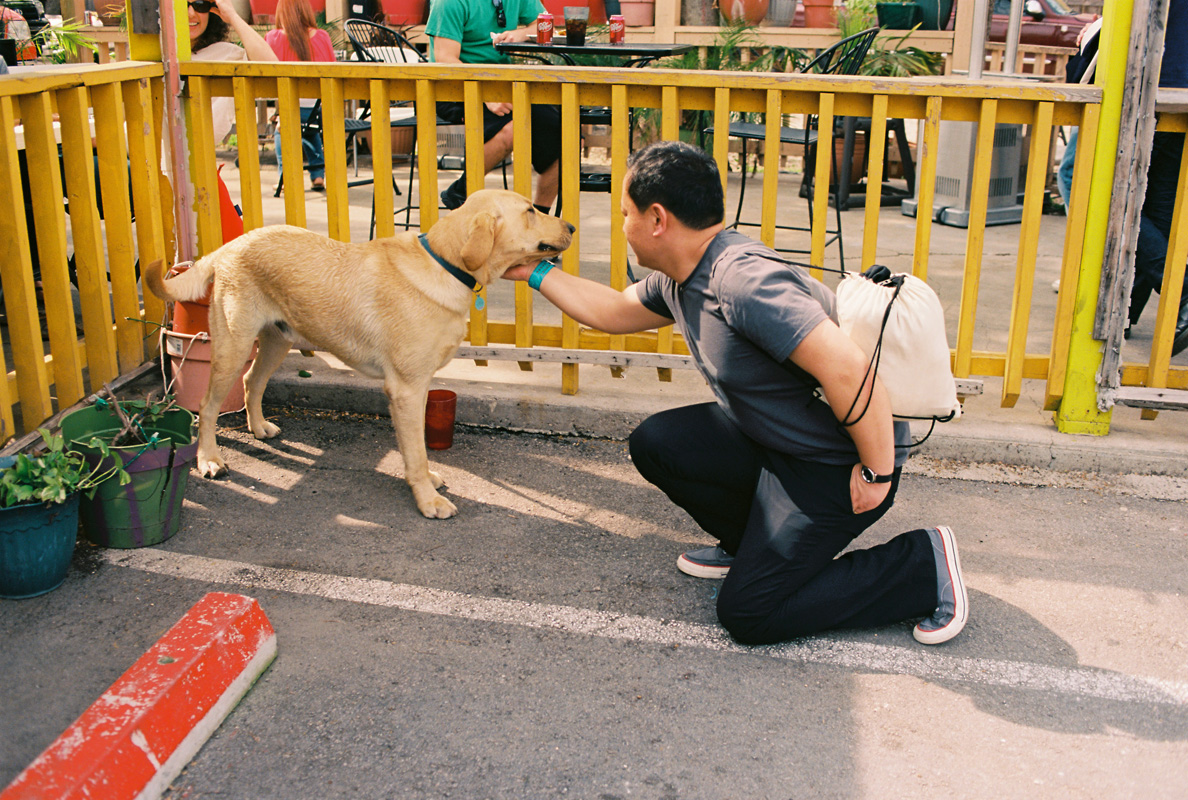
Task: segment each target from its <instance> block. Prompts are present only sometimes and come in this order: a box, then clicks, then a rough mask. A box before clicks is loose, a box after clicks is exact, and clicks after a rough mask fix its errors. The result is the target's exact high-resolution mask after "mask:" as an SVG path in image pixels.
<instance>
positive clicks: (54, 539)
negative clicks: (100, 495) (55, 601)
mask: <svg viewBox="0 0 1188 800" xmlns="http://www.w3.org/2000/svg"><path fill="white" fill-rule="evenodd" d="M78 500H79V495H78V494H77V493H75V494H73V495H71V496H70V497H69V498H68V499H67V500H66V501H65V502H63V503H50V504H47V503H34V504H26V505H19V506H12V507H11V508H0V597H3V598H5V599H7V600H20V599H23V598H26V597H37V596H38V595H42V594H45V593H46V592H49V591H53V590H54V589H57V588H58V587H59V586H61V585H62V581H64V580H66V571H67V570H68V569H69V568H70V559H71V557H72V556H73V555H74V542H75V540H76V539H77V538H78V508H79V506H78Z"/></svg>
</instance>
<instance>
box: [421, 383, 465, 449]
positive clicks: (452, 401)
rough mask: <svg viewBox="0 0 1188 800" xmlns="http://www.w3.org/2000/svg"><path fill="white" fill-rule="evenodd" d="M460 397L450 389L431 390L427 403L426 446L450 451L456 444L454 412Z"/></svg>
mask: <svg viewBox="0 0 1188 800" xmlns="http://www.w3.org/2000/svg"><path fill="white" fill-rule="evenodd" d="M457 406H458V395H456V394H454V393H453V392H451V391H450V390H449V389H431V390H430V391H429V399H428V400H427V401H426V402H425V446H426V447H428V448H429V449H430V450H448V449H450V446H451V445H452V444H453V443H454V412H455V410H456V409H457Z"/></svg>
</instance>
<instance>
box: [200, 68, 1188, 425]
mask: <svg viewBox="0 0 1188 800" xmlns="http://www.w3.org/2000/svg"><path fill="white" fill-rule="evenodd" d="M183 72H184V73H185V74H187V75H189V76H192V77H191V89H192V92H193V94H194V96H195V97H198V96H209V95H225V96H234V97H236V98H237V101H238V103H239V106H238V112H239V115H240V117H241V119H242V121H243V123H244V124H246V123H248V122H249V121H250V120H252V119H254V117H253V114H254V110H253V109H254V106H253V103H254V100H255V98H257V97H269V96H277V97H279V100H278V110H279V111H280V116H281V120H282V123H281V124H282V128H281V130H282V135H283V136H284V137H285V139H284V141H286V142H287V141H288V140H289V138H288V137H292V138H293V142H294V143H293V145H291V146H292V147H296V146H297V143H296V139H297V137H298V136H299V131H298V127H297V122H296V120H297V116H296V109H297V102H298V98H299V97H314V96H320V97H321V98H322V100H323V106H324V109H325V110H326V118H325V130H326V153H327V170H328V181H327V184H328V193H327V200H328V209H329V211H328V213H329V230H330V235H331V236H332V237H335V238H344V239H345V238H347V237H349V235H350V234H349V225H348V224H347V222H348V216H347V215H348V213H349V212H348V202H347V191H346V180H347V176H346V170H345V164H343V163H335V160H336V159H341V157H342V156H341V154H342V153H343V152H345V148H344V146H343V134H342V133H341V131H342V125H341V120H342V117H341V113H342V112H341V109H342V108H343V101H344V100H359V101H363V100H369V101H370V102H371V103H372V105H373V106H374V107H386V106H387V104H388V103H389V102H390V101H395V100H409V101H416V102H417V104H418V110H417V114H418V119H419V120H420V121H421V122H422V123H423V124H421V125H420V126H419V132H418V150H419V163H418V168H419V170H420V186H421V208H422V217H421V219H422V224H423V226H425V227H428V226H431V225H432V224H433V222H434V221H435V220H436V214H437V211H436V208H437V203H436V192H437V178H436V175H437V165H436V159H435V135H436V134H435V129H434V123H433V120H434V116H433V112H432V109H433V104H434V102H435V101H436V100H457V101H463V102H465V103H468V104H470V106H471V107H472V108H474V109H476V110H477V109H478V108H479V107H480V105H481V103H483V102H486V101H491V100H497V101H506V102H511V103H513V105H514V106H515V107H517V108H524V107H526V106H527V105H528V104H530V103H533V102H538V103H552V104H557V105H559V106H560V107H561V113H562V118H563V134H562V148H563V149H562V152H566V153H573V154H575V157H574V158H572V159H564V160H563V162H562V177H561V184H562V187H563V189H562V191H563V196H562V198H561V199H562V207H563V208H564V209H565V215H566V217H567V218H569V219H570V221H571V222H574V223H575V224H576V223H577V222H578V220H579V216H578V212H579V203H580V202H581V198H580V195H579V193H578V184H579V181H578V171H579V164H578V159H577V158H576V154H577V153H578V152H579V127H578V111H579V108H580V107H582V106H606V107H609V108H610V109H611V115H612V124H611V130H612V134H611V147H610V151H611V158H610V161H611V183H612V197H617V196H618V193H619V191H620V187H621V185H622V180H623V175H624V172H625V169H626V159H627V155H628V133H627V131H628V128H629V124H630V119H631V115H632V113H633V112H638V111H639V110H641V109H654V110H655V111H654V112H652V113H658V114H659V120H660V126H659V127H660V135H661V136H662V137H663V138H666V139H675V138H677V137H678V136H679V135H680V124H681V119H682V113H683V112H687V111H690V110H700V111H705V112H707V113H708V114H709V118H710V120H711V121H712V124H713V125H714V127H715V128H716V129H717V130H724V129H725V128H726V127H727V124H728V120H729V119H730V117H731V115H733V114H737V113H743V112H745V113H764V114H766V119H767V121H768V123H767V126H768V127H767V135H768V140H767V144H768V146H767V148H766V153H767V154H768V155H767V156H766V158H767V159H768V163H767V165H766V167H767V168H765V169H764V171H763V178H762V198H763V202H762V208H763V225H762V227H761V228H760V230H759V238H760V239H762V240H763V241H764V242H766V243H768V244H771V243H773V241H774V236H775V225H776V220H777V218H779V216H780V214H781V213H782V212H783V211H784V210H783V209H781V208H780V205H779V195H778V184H779V181H780V175H779V171H778V169H777V168H776V163H775V161H774V160H773V159H776V158H778V153H779V147H778V146H777V144H778V136H779V131H778V126H779V120H780V118H781V117H782V116H784V115H787V114H817V115H819V125H820V128H821V129H822V130H829V129H830V128H831V126H832V124H833V120H834V119H835V118H836V117H839V116H863V117H871V118H872V119H873V125H872V130H871V138H870V141H872V142H881V141H882V140H883V137H884V135H885V127H886V121H887V120H888V119H895V118H903V119H908V120H923V122H924V124H923V138H922V140H921V142H920V143H919V146H918V148H919V160H920V161H921V169H920V180H919V186H920V191H919V197H918V201H919V207H920V208H925V209H926V208H931V207H932V196H933V187H934V182H935V177H936V159H937V152H936V148H937V142H938V137H939V131H940V124H941V122H942V121H948V120H954V121H967V122H977V123H979V130H980V131H981V132H982V134H981V135H980V136H979V137H978V143H977V153H976V157H975V163H976V164H977V165H978V166H977V169H975V171H974V175H973V182H972V197H973V201H972V203H971V205H972V208H971V219H970V223H969V228H968V233H967V252H966V257H965V265H964V277H963V281H962V288H961V292H960V295H959V296H957V297H947V298H942V299H944V300H946V301H947V302H950V303H958V304H959V305H960V313H959V316H958V324H957V329H956V338H955V348H954V372H955V374H956V375H957V376H958V377H959V378H965V377H973V376H1000V377H1002V378H1003V392H1002V403H1003V405H1005V406H1010V405H1013V404H1014V403H1015V401H1016V400H1017V399H1018V397H1019V393H1020V391H1021V388H1022V382H1023V379H1024V378H1027V379H1037V380H1043V381H1045V382H1046V390H1045V391H1046V393H1045V399H1046V400H1047V401H1048V403H1049V404H1051V403H1054V402H1057V401H1058V400H1059V397H1060V395H1061V392H1062V386H1063V374H1064V369H1065V359H1066V357H1067V344H1068V336H1069V320H1070V317H1071V307H1070V303H1071V301H1072V299H1073V298H1072V295H1071V293H1067V292H1066V293H1064V294H1062V295H1061V297H1060V301H1059V306H1058V310H1057V314H1056V319H1055V320H1054V321H1053V325H1052V327H1053V330H1054V333H1053V336H1052V340H1051V342H1050V347H1049V351H1048V352H1047V353H1044V354H1036V353H1028V352H1027V351H1026V341H1027V334H1028V328H1029V324H1030V322H1031V308H1032V285H1033V283H1034V279H1035V264H1036V255H1037V248H1038V242H1039V224H1040V217H1041V213H1042V203H1043V189H1044V185H1045V182H1046V179H1047V164H1048V161H1049V159H1048V148H1049V146H1050V142H1051V140H1052V136H1051V134H1052V131H1053V126H1055V125H1080V126H1081V127H1082V130H1086V131H1091V130H1094V129H1095V118H1096V114H1097V113H1098V102H1099V99H1100V92H1099V90H1097V89H1095V88H1093V87H1080V86H1069V85H1056V84H1049V85H1042V84H1039V85H1037V84H1035V83H1031V82H1027V83H1024V82H1003V81H982V82H977V83H969V82H961V81H958V80H954V79H932V80H926V79H920V78H915V79H910V80H896V79H869V78H860V77H831V76H808V75H773V74H766V75H763V74H751V73H700V72H693V71H684V70H663V69H650V70H621V69H602V68H561V67H548V68H540V67H528V66H518V67H473V66H469V67H450V66H446V65H424V66H406V67H404V66H401V67H376V66H372V65H358V66H356V65H345V64H337V65H331V66H324V65H318V66H312V65H309V66H301V65H267V64H212V63H192V64H189V65H186V66H185V67H184V68H183ZM513 118H514V119H515V120H516V123H515V124H517V125H520V126H521V128H520V129H519V130H518V131H517V136H516V142H517V144H516V151H515V152H514V154H513V163H514V164H515V175H514V185H515V188H516V190H517V191H520V192H522V193H524V194H530V193H531V175H530V173H529V167H528V165H529V164H530V158H529V147H530V144H529V137H528V136H527V135H524V134H526V132H527V125H528V123H527V119H528V115H527V114H524V113H519V114H516V113H515V112H514V111H513ZM1000 123H1013V124H1022V125H1027V126H1029V128H1030V130H1031V136H1030V137H1029V138H1030V142H1031V150H1030V153H1029V157H1028V164H1029V173H1028V176H1027V177H1028V179H1027V182H1026V194H1025V204H1024V210H1023V224H1022V225H1021V226H1020V236H1019V243H1018V251H1017V252H1018V256H1017V262H1016V276H1015V289H1014V297H1013V304H1012V308H1011V310H1010V313H1009V315H1008V316H1007V318H1006V323H1005V324H1006V327H1007V331H1006V334H1007V335H1006V339H1007V344H1006V347H1005V348H1004V349H1003V350H1002V351H997V352H994V351H979V350H974V349H973V340H974V329H975V325H976V324H978V320H977V300H978V292H979V285H980V271H981V264H982V251H983V246H982V245H983V240H984V236H985V220H986V209H987V202H986V200H987V197H988V196H989V181H990V164H991V161H992V158H991V148H992V146H993V131H994V126H995V124H1000ZM385 125H386V121H385V120H383V119H382V117H381V118H379V119H377V120H375V122H374V129H373V136H372V142H373V143H375V144H377V145H379V147H377V150H376V152H375V154H374V156H373V157H374V160H375V163H379V164H383V163H386V162H387V160H388V159H389V158H390V153H388V152H385V150H386V147H385V142H386V141H387V139H388V137H387V135H386V131H385V130H384V126H385ZM1093 145H1094V136H1093V135H1092V134H1089V135H1083V136H1082V137H1081V139H1080V148H1081V150H1082V152H1086V153H1091V152H1092V148H1093ZM466 146H467V153H468V155H469V158H468V163H470V164H480V163H481V162H482V159H481V157H480V156H479V154H480V152H481V147H482V141H481V138H480V134H479V132H478V130H477V129H473V130H470V131H468V134H467V144H466ZM727 148H728V141H727V139H726V137H719V138H718V139H717V140H716V141H715V142H713V144H712V152H713V155H714V156H715V158H717V160H718V161H719V163H720V165H721V166H722V167H723V175H725V174H726V169H725V166H726V161H727V156H728V151H727ZM254 155H255V154H248V153H246V151H244V152H241V162H240V166H241V169H242V175H243V188H242V193H243V197H242V200H243V204H244V211H245V220H246V222H247V225H248V226H249V227H254V226H255V225H258V224H260V220H261V219H262V212H261V200H260V183H259V180H258V169H257V168H256V167H257V165H256V164H255V163H252V159H253V158H254ZM245 156H246V157H245ZM204 158H205V159H206V160H205V162H204V163H203V164H201V165H198V166H199V169H198V171H197V172H196V173H195V178H194V180H195V184H196V185H197V186H198V187H200V189H201V188H202V187H205V189H206V191H205V192H202V191H200V194H205V195H206V196H208V197H210V196H213V194H212V193H211V192H212V190H213V183H212V182H213V175H214V166H213V155H207V156H204ZM1090 161H1091V159H1090V157H1089V156H1085V157H1084V158H1083V160H1080V161H1079V162H1078V163H1080V164H1084V163H1088V162H1090ZM807 168H808V169H812V170H815V175H816V181H817V185H822V186H823V185H827V184H828V183H829V171H830V152H829V150H828V149H827V148H820V149H818V151H817V160H816V163H815V164H810V165H807ZM290 169H291V170H292V173H291V174H290V173H289V170H290ZM883 169H884V165H883V160H882V149H881V148H879V147H872V148H871V158H870V167H869V172H868V183H869V184H870V185H872V186H878V185H879V184H880V183H881V178H882V174H883ZM285 170H286V174H285V176H284V179H285V182H286V184H287V185H299V182H300V181H301V177H302V176H301V174H300V172H299V170H300V165H298V164H292V165H290V164H289V163H286V165H285ZM377 172H379V173H383V172H384V169H383V168H382V167H380V168H379V169H378V170H377ZM1086 175H1087V172H1086V171H1085V170H1084V169H1082V170H1080V172H1079V173H1078V177H1079V180H1078V181H1077V183H1076V185H1075V187H1074V197H1073V200H1072V206H1073V209H1072V212H1073V214H1074V216H1073V218H1072V219H1071V220H1070V224H1069V225H1068V230H1069V237H1068V240H1067V242H1066V247H1065V255H1066V257H1065V260H1064V266H1063V270H1062V279H1063V280H1065V281H1067V282H1073V281H1075V273H1076V269H1077V264H1078V263H1079V255H1077V253H1075V252H1074V251H1075V250H1076V247H1077V241H1076V236H1075V235H1073V234H1074V232H1075V231H1076V230H1077V224H1078V217H1077V216H1076V215H1077V214H1078V213H1081V212H1083V209H1084V206H1085V202H1084V197H1085V193H1086V192H1087V189H1088V185H1087V178H1086ZM469 180H471V181H473V183H472V185H473V186H478V185H481V183H480V181H481V175H479V174H478V173H472V174H471V175H470V176H469ZM375 192H376V194H375V205H376V213H377V218H378V219H379V221H380V222H379V224H380V228H379V235H381V236H382V235H390V234H391V233H392V231H393V228H392V226H391V224H390V222H389V220H390V219H391V213H390V209H391V207H392V196H391V189H390V185H387V184H385V182H383V181H377V182H376V184H375ZM878 201H879V198H878V196H877V194H876V193H873V192H872V193H870V194H869V195H868V198H867V205H866V209H865V223H866V224H865V227H864V236H863V244H862V257H861V262H862V264H863V266H866V265H869V264H871V263H874V261H875V259H876V253H877V252H878V242H879V214H878V211H879V203H878ZM285 203H286V218H287V221H288V222H289V223H291V224H296V225H304V224H305V210H304V200H303V198H302V197H301V196H300V195H299V194H297V193H292V194H288V193H287V196H286V200H285ZM827 203H828V197H827V195H826V193H825V192H817V193H816V195H815V208H814V212H815V213H814V219H815V221H816V224H815V225H814V227H813V231H812V234H811V249H812V253H811V255H810V257H809V260H810V261H811V263H812V264H814V265H817V266H823V265H824V250H825V241H826V220H827V218H828V214H827V213H826V212H827V210H828V206H827ZM613 210H614V207H613V206H612V214H613ZM202 216H203V221H201V222H200V225H199V228H200V235H204V236H205V237H206V238H205V239H204V240H203V241H204V244H203V245H202V248H201V249H203V250H206V249H209V247H210V246H211V243H213V242H216V241H217V239H216V238H215V237H217V236H218V217H217V209H215V208H214V207H213V206H208V207H207V208H206V209H205V213H204V214H203V215H202ZM1079 221H1080V224H1082V225H1083V217H1082V218H1080V220H1079ZM609 229H610V240H611V241H610V263H611V273H610V283H611V285H612V286H615V287H616V288H618V287H621V286H625V285H626V280H627V277H626V264H627V245H626V242H625V240H624V239H623V235H622V233H621V231H620V229H619V226H618V224H617V223H616V222H615V220H611V224H610V226H609ZM931 229H932V219H931V216H930V215H928V214H921V215H919V217H918V219H917V220H916V221H915V248H914V259H913V267H912V269H913V271H914V272H915V273H916V274H917V275H919V276H921V277H924V278H927V275H928V265H929V258H930V252H929V245H930V238H931V237H930V234H931ZM1074 256H1075V257H1074ZM581 261H582V248H581V241H580V232H579V239H578V242H577V244H576V245H575V246H574V247H573V248H571V249H570V251H568V252H567V253H566V254H565V255H564V256H563V258H562V266H563V268H564V269H566V270H567V271H570V272H574V273H576V272H579V270H580V264H581ZM517 288H518V290H519V291H518V293H517V297H516V303H515V308H514V309H509V310H506V314H505V318H498V312H500V311H501V309H490V306H488V309H489V310H488V309H484V310H483V311H475V312H473V315H472V325H471V331H470V340H471V343H472V344H475V345H486V344H504V345H514V346H516V347H519V348H528V347H535V346H546V347H561V348H565V349H573V350H605V349H611V350H627V351H637V352H640V351H642V352H652V353H660V354H667V353H672V354H678V355H679V354H683V353H685V352H687V351H686V350H685V349H684V346H683V344H682V343H681V341H680V339H679V337H677V336H674V335H673V334H672V332H671V330H666V331H661V332H660V333H659V334H656V335H652V336H635V337H612V336H608V335H605V334H601V333H599V332H596V331H591V330H585V329H579V327H578V326H577V324H576V322H574V321H573V320H570V319H568V318H565V319H563V321H562V323H561V324H560V325H559V326H546V325H539V324H534V322H533V315H532V295H531V293H530V292H529V291H528V290H527V289H526V287H517ZM563 374H564V377H563V387H562V388H563V391H565V392H573V391H576V390H577V370H576V367H575V366H567V367H566V368H565V369H564V373H563ZM1183 379H1184V376H1183V375H1182V374H1179V373H1178V372H1177V371H1173V372H1172V374H1171V375H1169V380H1174V381H1181V382H1182V381H1183Z"/></svg>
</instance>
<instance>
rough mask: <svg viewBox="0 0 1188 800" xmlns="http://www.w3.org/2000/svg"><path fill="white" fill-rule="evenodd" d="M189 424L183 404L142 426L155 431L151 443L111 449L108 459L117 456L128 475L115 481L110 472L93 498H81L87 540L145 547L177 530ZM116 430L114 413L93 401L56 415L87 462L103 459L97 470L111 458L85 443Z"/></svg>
mask: <svg viewBox="0 0 1188 800" xmlns="http://www.w3.org/2000/svg"><path fill="white" fill-rule="evenodd" d="M193 426H194V415H193V414H191V413H190V412H189V411H187V410H185V409H184V408H178V409H174V410H172V411H170V412H169V413H167V414H166V415H165V416H164V418H163V419H161V420H159V421H158V422H155V423H153V425H152V426H146V427H145V432H146V433H147V434H149V435H150V436H151V435H152V434H153V433H157V434H159V436H160V441H158V442H157V443H155V444H152V445H143V444H135V445H128V446H126V447H116V448H112V450H111V453H112V458H118V459H119V460H120V463H121V464H122V465H123V467H124V469H125V470H126V471H127V472H128V474H129V476H130V477H131V478H132V480H131V482H130V483H127V484H125V485H124V486H120V484H119V481H118V480H117V479H116V477H115V476H114V475H113V476H112V477H111V478H108V479H107V480H105V481H104V482H103V483H101V484H99V486H98V487H96V489H95V495H94V497H91V498H83V501H82V505H81V512H80V513H81V517H82V527H83V533H84V534H85V535H86V537H87V539H88V540H89V541H91V542H94V543H95V544H97V545H101V546H103V547H116V548H132V547H147V546H150V545H154V544H160V543H161V542H163V541H165V540H166V539H168V538H169V537H171V536H173V534H175V533H177V530H178V528H179V527H181V513H182V500H183V498H184V496H185V492H186V484H187V482H188V479H189V475H190V466H191V465H192V464H193V463H194V461H195V460H197V457H198V443H197V441H195V440H194V435H193ZM119 430H120V422H119V417H117V416H116V414H115V412H114V411H112V410H110V409H107V408H102V407H97V406H92V407H90V408H84V409H80V410H78V411H75V412H73V413H71V414H69V415H67V416H66V418H65V419H63V420H62V436H63V437H64V438H65V439H66V441H68V442H70V446H71V447H73V448H74V449H76V450H78V451H79V452H80V453H82V454H83V455H84V456H85V457H86V459H87V462H88V463H90V464H92V465H94V464H98V463H99V462H100V461H103V462H104V463H103V464H102V465H101V469H108V468H110V467H111V466H113V462H112V461H111V460H110V459H103V458H102V455H101V454H100V453H99V451H98V450H96V449H95V448H92V447H89V446H88V445H87V442H89V441H90V440H91V439H92V438H94V437H96V436H97V437H99V438H100V439H104V440H106V441H110V440H111V439H112V438H114V437H115V435H116V434H117V433H119Z"/></svg>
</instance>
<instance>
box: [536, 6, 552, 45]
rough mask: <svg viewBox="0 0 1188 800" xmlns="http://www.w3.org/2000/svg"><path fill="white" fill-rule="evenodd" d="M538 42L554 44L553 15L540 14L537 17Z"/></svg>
mask: <svg viewBox="0 0 1188 800" xmlns="http://www.w3.org/2000/svg"><path fill="white" fill-rule="evenodd" d="M536 43H537V44H552V43H553V15H552V14H544V13H542V14H540V16H538V17H537V18H536Z"/></svg>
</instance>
